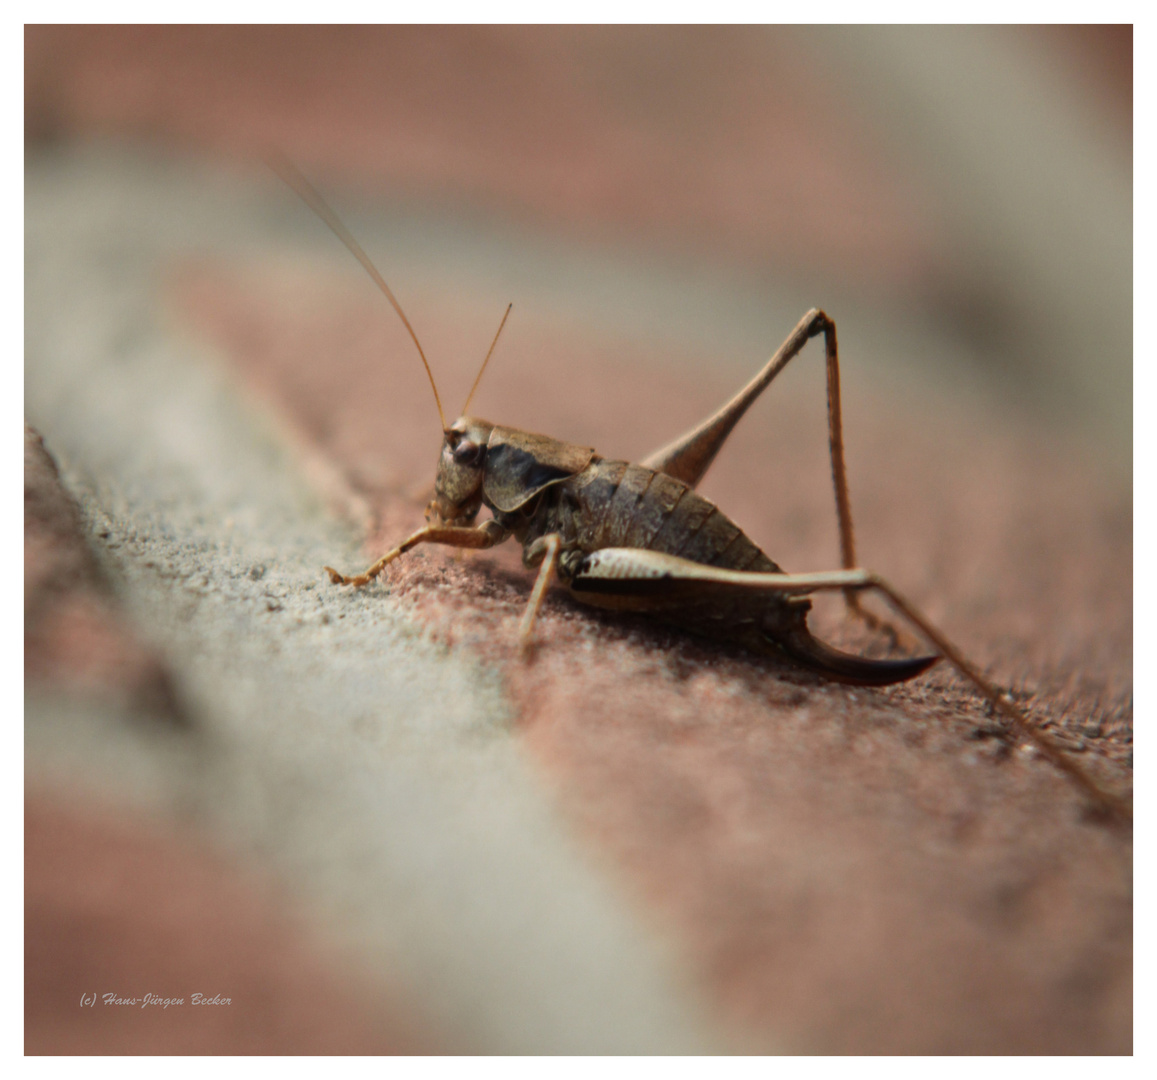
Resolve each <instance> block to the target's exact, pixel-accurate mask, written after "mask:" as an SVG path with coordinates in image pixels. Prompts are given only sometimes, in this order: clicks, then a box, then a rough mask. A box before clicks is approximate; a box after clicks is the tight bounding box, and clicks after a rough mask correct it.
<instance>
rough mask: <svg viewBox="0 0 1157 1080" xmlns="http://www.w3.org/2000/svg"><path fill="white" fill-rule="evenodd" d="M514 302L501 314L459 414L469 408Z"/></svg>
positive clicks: (463, 413) (463, 414)
mask: <svg viewBox="0 0 1157 1080" xmlns="http://www.w3.org/2000/svg"><path fill="white" fill-rule="evenodd" d="M512 307H514V304H507V305H506V314H505V315H503V316H502V322H500V323H499V324H498V333H496V334H495V335H494V340H493V341H492V342H491V343H490V349H489V351H488V352H487V353H486V359H485V360H483V361H482V366H481V367H480V368H479V369H478V375H477V376H476V378H475V379H474V385H473V386H472V387H470V393H469V394H467V395H466V404H465V405H463V406H462V412H461V413H460V414H459V415H461V416H465V415H466V410H467V409H468V408H470V402H471V401H472V400H473V398H474V391H475V390H477V389H478V384H479V383H480V382H481V381H482V372H484V371H485V370H486V365H487V364H489V363H490V356H491V354H492V353H493V352H494V346H495V345H497V344H498V335H499V334H501V333H502V328H503V327H504V326H505V325H506V320H507V318H508V317H509V315H510V309H511V308H512Z"/></svg>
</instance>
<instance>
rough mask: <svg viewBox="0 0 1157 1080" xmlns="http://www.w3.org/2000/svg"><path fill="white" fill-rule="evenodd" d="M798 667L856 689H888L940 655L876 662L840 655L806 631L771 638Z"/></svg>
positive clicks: (909, 677) (926, 665)
mask: <svg viewBox="0 0 1157 1080" xmlns="http://www.w3.org/2000/svg"><path fill="white" fill-rule="evenodd" d="M768 640H769V642H771V643H772V644H774V645H776V646H778V648H780V649H782V650H783V651H784V652H785V653H787V655H788V656H790V657H791V658H792V659H793V660H794V661H795V662H796V663H797V664H799V665H801V666H802V667H806V668H808V669H809V670H811V671H816V672H819V674H821V675H823V676H824V677H825V678H828V679H835V680H837V681H839V682H845V683H853V684H854V685H856V686H889V685H890V684H892V683H898V682H906V681H907V680H908V679H914V678H916V676H917V675H920V674H922V673H923V672H925V671H927V670H928V669H929V668H930V667H931V666H932V665H933V664H935V663H936V661H937V660H939V659H940V657H939V656H913V657H908V658H905V659H902V660H873V659H870V658H869V657H866V656H853V655H852V654H851V653H845V652H840V651H839V649H833V648H832V647H831V646H830V645H827V644H825V643H824V642H822V641H820V639H819V638H817V637H813V636H812V635H811V634H810V633H808V632H807V631H806V630H803V631H801V632H799V633H794V634H789V635H786V636H784V637H776V638H775V639H774V640H773V639H770V638H769V639H768Z"/></svg>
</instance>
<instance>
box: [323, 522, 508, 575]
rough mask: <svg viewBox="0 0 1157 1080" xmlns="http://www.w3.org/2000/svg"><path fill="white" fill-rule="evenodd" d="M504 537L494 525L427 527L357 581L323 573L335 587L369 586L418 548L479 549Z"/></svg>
mask: <svg viewBox="0 0 1157 1080" xmlns="http://www.w3.org/2000/svg"><path fill="white" fill-rule="evenodd" d="M507 535H508V533H507V532H506V530H505V529H504V528H502V526H501V525H499V524H498V522H497V521H484V522H483V523H482V524H481V525H471V526H468V527H465V528H463V527H462V526H457V525H427V526H426V527H425V528H424V529H419V530H418V531H417V532H416V533H414V535H413V536H411V537H410V538H409V539H407V540H404V541H403V542H402V543H400V544H399V545H398V546H397V547H396V548H394V549H393V550H392V551H387V552H386V553H385V555H383V556H382V557H381V558H380V559H378V561H377V562H376V563H374V565H373V566H371V567H370V568H369V569H368V570H366V571H365V572H364V573H361V574H358V575H357V576H356V577H346V576H345V574H339V573H338V572H337V571H336V570H335V569H334V568H333V567H332V566H327V567H325V572H326V573H327V574H329V579H330V581H332V582H333V583H334V584H335V585H356V586H361V585H368V584H369V583H370V582H371V581H373V580H374V578H376V577H377V576H378V575H379V574H380V573H381V572H382V571H383V570H384V569H385V568H386V567H387V566H389V564H390V563H392V562H393V561H394V560H395V559H396V558H397V557H398V556H399V555H403V554H405V553H406V552H407V551H409V550H410V549H411V548H413V547H417V546H418V545H419V544H448V545H449V546H450V547H459V548H475V549H482V548H490V547H494V545H495V544H501V543H502V541H503V540H505V539H506V537H507Z"/></svg>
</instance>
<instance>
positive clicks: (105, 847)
mask: <svg viewBox="0 0 1157 1080" xmlns="http://www.w3.org/2000/svg"><path fill="white" fill-rule="evenodd" d="M24 850H25V856H24V1052H25V1053H26V1054H396V1053H420V1052H422V1049H423V1047H422V1042H421V1040H420V1039H419V1038H418V1037H417V1036H416V1035H415V1034H414V1033H413V1029H412V1025H411V1024H410V1023H408V1022H399V1021H398V1019H397V1016H396V1011H395V1012H394V1013H393V1015H391V1011H392V1010H391V1009H390V1007H389V1005H388V1004H387V1003H386V1002H384V1001H382V1000H381V998H380V995H375V993H374V992H372V991H368V990H366V989H364V988H362V989H360V990H359V988H358V987H357V981H356V979H353V978H351V976H350V974H349V973H348V972H341V973H340V974H339V972H338V971H337V970H336V969H335V967H334V964H333V961H332V958H330V957H328V956H327V955H326V952H325V950H324V949H322V948H319V947H318V946H317V945H316V943H314V942H311V941H310V940H309V934H308V932H307V931H305V930H304V929H303V927H302V926H301V925H299V924H298V923H297V922H296V921H295V920H294V919H292V918H291V917H290V916H288V915H287V914H286V912H285V910H284V904H283V903H280V902H279V901H278V899H277V897H276V896H275V895H274V894H273V892H272V890H271V889H269V888H268V887H267V886H263V885H262V884H261V882H260V881H259V880H257V879H256V878H255V877H253V876H252V875H247V874H245V873H243V872H241V871H239V870H238V868H237V867H235V866H232V865H230V864H229V862H228V861H227V860H225V859H222V858H221V857H220V856H219V855H217V854H215V853H213V852H211V851H209V850H208V849H206V847H205V846H204V844H203V843H202V842H200V841H198V840H197V838H196V837H194V836H192V835H190V834H187V833H184V832H182V831H181V830H178V829H174V828H172V827H158V826H156V825H150V824H149V823H148V822H147V821H146V822H143V821H141V820H140V819H139V818H137V817H134V816H133V815H130V814H127V813H125V812H123V811H118V810H114V809H111V808H108V807H100V806H94V805H93V804H92V803H91V802H79V801H72V800H70V799H68V798H62V797H61V793H60V792H58V791H43V790H42V791H36V792H32V793H30V794H29V797H28V799H27V801H26V802H25V807H24ZM106 993H107V994H113V995H115V996H116V997H118V998H121V999H122V1000H124V999H133V998H135V999H137V1002H136V1004H134V1005H122V1004H106V1002H105V1000H104V995H105V994H106ZM194 993H197V994H201V995H202V997H204V998H209V999H211V998H224V999H228V1003H224V1002H221V1003H215V1004H194V1003H193V997H192V995H193V994H194ZM146 994H152V995H154V996H156V997H158V998H161V999H169V1000H170V1001H172V1000H173V999H177V998H180V999H183V1003H182V1004H171V1005H169V1006H168V1007H165V1006H163V1005H158V1004H151V1003H149V1004H146V1003H145V1002H144V1000H143V999H144V997H145V995H146ZM81 995H85V996H86V1001H85V1002H82V1001H81ZM94 995H95V1001H94V1000H93V997H94Z"/></svg>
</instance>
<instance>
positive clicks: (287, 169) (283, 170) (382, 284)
mask: <svg viewBox="0 0 1157 1080" xmlns="http://www.w3.org/2000/svg"><path fill="white" fill-rule="evenodd" d="M266 160H267V161H268V163H269V167H270V168H271V169H272V170H273V171H274V172H275V173H277V175H278V176H280V177H281V179H282V180H284V181H285V182H286V183H287V184H288V185H289V186H290V187H291V188H293V190H294V191H296V192H297V194H298V195H300V196H301V198H302V201H304V202H305V204H306V205H307V206H308V207H309V208H310V209H311V210H312V211H313V212H314V213H315V214H317V216H318V217H319V218H321V220H322V221H324V222H325V223H326V224H327V225H328V226H329V227H330V229H331V230H332V232H333V234H334V235H335V236H336V237H337V238H338V239H339V240H340V241H341V242H342V243H343V244H345V246H346V247H347V248H349V251H350V254H351V255H353V257H354V258H355V259H357V261H358V262H360V263H361V264H362V266H364V267H365V268H366V273H368V274H369V275H370V277H371V278H373V279H374V283H375V284H376V285H377V287H378V288H379V289H381V290H382V292H383V293H385V294H386V299H387V300H389V302H390V303H391V304H392V305H393V308H394V310H395V311H396V312H397V313H398V318H399V319H401V320H402V322H403V323H405V325H406V329H407V330H409V331H410V337H412V338H413V339H414V344H415V345H416V346H417V347H418V355H419V356H420V357H421V358H422V366H423V367H424V368H425V369H426V375H427V377H428V378H429V380H430V389H431V390H433V391H434V404H435V405H437V406H438V419H439V420H441V421H442V430H443V431H445V430H446V415H445V414H444V413H443V412H442V399H441V398H440V397H438V387H437V386H436V385H435V384H434V373H433V372H432V371H431V370H430V364H429V362H428V361H427V360H426V354H425V353H424V352H422V345H421V342H419V341H418V335H417V334H415V333H414V328H413V327H412V326H411V325H410V320H409V319H407V318H406V313H405V312H404V311H403V310H402V305H401V304H399V303H398V301H397V299H396V298H395V297H394V294H393V293H392V292H390V287H389V285H387V284H386V281H385V278H383V277H382V275H381V274H379V273H378V268H377V267H376V266H374V264H373V263H372V262H370V257H369V256H368V255H367V254H366V253H365V252H364V251H362V248H361V245H360V244H359V243H358V242H357V241H356V240H355V239H354V238H353V234H352V233H350V231H349V229H347V228H346V227H345V226H344V225H343V224H342V223H341V219H340V218H339V217H338V216H337V214H335V213H334V212H333V211H332V210H331V209H330V208H329V204H328V203H327V202H326V201H325V199H323V198H322V197H321V195H319V194H318V192H317V190H316V189H315V188H314V186H313V185H312V184H311V183H310V182H309V181H308V180H306V178H305V177H304V176H302V175H301V173H300V172H298V171H297V169H296V168H295V167H294V166H293V164H292V163H291V162H290V161H289V159H288V158H286V157H285V156H284V155H282V154H269V155H268V156H267V158H266ZM487 359H489V357H487Z"/></svg>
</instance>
